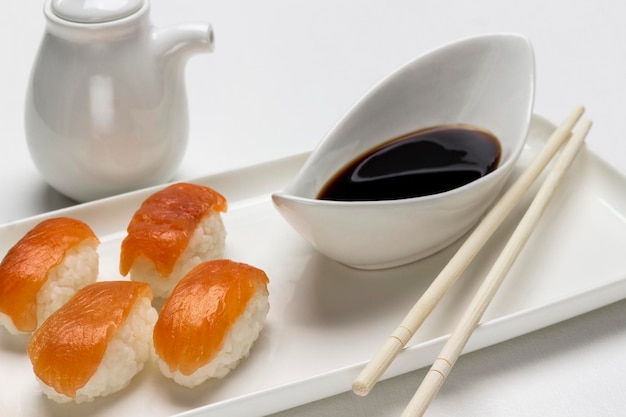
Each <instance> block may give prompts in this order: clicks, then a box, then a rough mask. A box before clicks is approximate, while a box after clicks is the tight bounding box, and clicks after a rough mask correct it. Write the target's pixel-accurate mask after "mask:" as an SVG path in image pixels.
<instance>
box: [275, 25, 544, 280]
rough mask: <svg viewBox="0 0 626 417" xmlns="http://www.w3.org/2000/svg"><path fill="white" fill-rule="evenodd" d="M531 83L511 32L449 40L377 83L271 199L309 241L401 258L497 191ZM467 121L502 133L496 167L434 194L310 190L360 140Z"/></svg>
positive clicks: (435, 242)
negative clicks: (363, 196) (380, 195)
mask: <svg viewBox="0 0 626 417" xmlns="http://www.w3.org/2000/svg"><path fill="white" fill-rule="evenodd" d="M534 90H535V67H534V55H533V50H532V46H531V45H530V43H529V41H528V40H527V39H525V38H524V37H523V36H520V35H516V34H490V35H483V36H477V37H472V38H468V39H464V40H460V41H458V42H454V43H451V44H448V45H446V46H443V47H441V48H438V49H435V50H433V51H431V52H429V53H427V54H425V55H422V56H420V57H418V58H416V59H414V60H413V61H411V62H409V63H408V64H406V65H404V66H402V67H401V68H399V69H398V70H396V71H394V72H393V73H391V74H390V75H389V76H388V77H386V78H384V79H383V80H382V81H381V82H379V83H378V84H377V85H375V86H374V87H373V88H372V89H371V90H370V91H369V92H367V93H366V94H365V95H364V96H363V97H362V98H361V100H359V101H358V102H357V103H356V104H355V105H354V106H353V107H352V108H351V109H350V110H349V111H348V112H347V114H346V115H345V116H344V117H343V118H342V119H341V120H340V121H339V122H338V123H337V124H336V125H335V126H334V128H332V129H331V131H330V132H329V133H328V135H327V136H326V137H325V138H324V139H323V140H322V141H321V143H320V144H319V145H318V147H317V148H316V149H315V150H314V151H313V153H312V154H311V156H310V157H309V159H308V160H307V161H306V163H305V164H304V166H303V167H302V169H301V171H300V172H299V173H298V175H297V176H296V178H294V179H293V181H292V182H291V183H290V184H289V185H288V186H287V188H286V189H285V190H284V191H282V192H278V193H275V194H273V195H272V199H273V202H274V205H275V207H276V208H277V210H278V211H279V212H280V214H281V215H282V216H283V217H284V218H285V219H286V220H287V222H288V223H289V224H290V225H291V226H292V227H293V228H294V229H295V230H296V231H297V232H298V233H300V234H301V235H302V236H303V237H304V238H305V239H306V240H308V241H309V242H310V243H311V244H312V245H313V247H314V248H316V249H317V250H318V251H319V252H321V253H323V254H325V255H326V256H328V257H330V258H332V259H334V260H336V261H338V262H341V263H343V264H346V265H349V266H352V267H355V268H360V269H380V268H387V267H393V266H397V265H402V264H405V263H409V262H412V261H416V260H418V259H421V258H423V257H425V256H428V255H430V254H432V253H434V252H436V251H438V250H440V249H442V248H444V247H445V246H447V245H449V244H451V243H452V242H454V241H455V240H457V239H458V238H460V237H461V236H462V235H463V234H464V233H466V232H467V231H468V230H469V229H470V228H471V227H472V226H473V225H474V224H475V223H476V222H477V220H478V219H479V218H480V216H481V215H482V214H483V213H484V212H485V210H486V209H487V208H488V207H489V206H490V204H491V203H492V202H493V201H494V200H495V198H496V197H497V196H498V195H499V192H500V191H501V189H502V187H503V185H504V183H505V181H506V179H507V177H508V176H509V174H510V173H511V171H512V169H513V167H514V165H515V163H516V160H517V158H518V157H519V155H520V153H521V151H522V148H523V146H524V142H525V140H526V135H527V131H528V127H529V123H530V118H531V115H532V107H533V100H534ZM459 123H463V124H471V125H476V126H480V127H483V128H485V129H487V130H489V131H491V132H492V133H493V134H494V135H495V136H496V137H497V138H498V139H499V141H500V144H501V147H502V154H501V159H500V164H499V166H498V168H496V169H495V170H494V171H493V172H491V173H489V174H487V175H485V176H483V177H482V178H480V179H478V180H475V181H473V182H471V183H469V184H467V185H464V186H462V187H459V188H456V189H453V190H450V191H446V192H442V193H439V194H434V195H429V196H424V197H415V198H407V199H398V200H383V201H358V202H344V201H329V200H319V199H316V196H317V194H318V193H319V191H320V189H321V188H322V187H323V186H324V185H325V184H326V182H327V181H328V180H329V179H330V178H331V177H332V176H333V175H334V174H335V173H337V171H339V170H340V169H341V168H342V167H344V166H345V165H346V164H347V163H348V162H350V161H352V160H353V159H354V158H356V157H357V156H359V155H361V154H363V153H365V152H366V151H367V150H370V149H372V148H374V147H375V146H377V145H379V144H381V143H384V142H386V141H387V140H389V139H391V138H395V137H398V136H401V135H403V134H406V133H408V132H412V131H416V130H419V129H423V128H427V127H432V126H438V125H449V124H459Z"/></svg>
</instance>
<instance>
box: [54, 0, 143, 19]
mask: <svg viewBox="0 0 626 417" xmlns="http://www.w3.org/2000/svg"><path fill="white" fill-rule="evenodd" d="M143 4H144V1H143V0H109V1H104V2H103V1H99V2H94V1H90V0H53V1H52V3H51V8H52V11H53V12H54V14H56V15H57V16H59V17H60V18H61V19H66V20H69V21H72V22H79V23H101V22H110V21H112V20H117V19H121V18H124V17H127V16H130V15H131V14H133V13H135V12H136V11H138V10H139V9H140V8H141V6H143Z"/></svg>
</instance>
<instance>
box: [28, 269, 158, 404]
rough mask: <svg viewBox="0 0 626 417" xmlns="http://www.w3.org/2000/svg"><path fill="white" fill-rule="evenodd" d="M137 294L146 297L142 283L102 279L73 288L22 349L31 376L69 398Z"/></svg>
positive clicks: (93, 367) (93, 369)
mask: <svg viewBox="0 0 626 417" xmlns="http://www.w3.org/2000/svg"><path fill="white" fill-rule="evenodd" d="M140 297H147V298H149V299H150V300H152V291H151V290H150V286H149V285H148V284H145V283H143V282H134V281H103V282H95V283H93V284H89V285H87V286H86V287H84V288H82V289H81V290H79V291H78V292H77V293H76V294H75V295H74V296H73V297H72V298H71V299H70V300H69V301H68V302H67V303H66V304H65V305H63V307H61V308H60V309H58V310H57V311H56V312H54V313H53V314H52V315H51V316H50V317H49V318H48V319H47V320H46V321H45V322H44V323H43V324H42V325H41V326H40V327H39V329H37V330H36V331H35V332H34V333H33V337H32V338H31V340H30V342H29V343H28V347H27V350H28V356H29V357H30V360H31V362H32V364H33V371H34V372H35V375H37V377H38V378H39V379H40V380H41V381H43V382H44V383H45V384H47V385H49V386H51V387H52V388H54V389H55V390H56V391H57V392H58V393H61V394H64V395H67V396H68V397H70V398H75V397H76V391H77V390H79V389H80V388H82V387H83V386H85V385H86V384H87V382H89V379H90V378H91V377H92V376H93V374H94V373H95V372H96V370H97V369H98V366H99V365H100V362H101V361H102V358H103V357H104V352H105V351H106V349H107V347H108V344H109V342H110V340H111V338H112V337H113V334H114V333H115V331H116V330H117V329H118V328H119V327H120V326H121V325H122V324H123V323H124V321H125V320H126V318H127V317H128V315H129V313H130V311H131V309H132V307H133V306H134V305H135V302H136V301H137V299H139V298H140Z"/></svg>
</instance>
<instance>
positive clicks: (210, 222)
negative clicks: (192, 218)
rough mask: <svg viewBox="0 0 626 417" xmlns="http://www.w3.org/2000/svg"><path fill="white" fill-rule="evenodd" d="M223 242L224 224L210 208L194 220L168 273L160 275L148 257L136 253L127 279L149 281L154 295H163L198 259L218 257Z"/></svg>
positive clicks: (172, 287) (221, 252)
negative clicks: (194, 226) (198, 218)
mask: <svg viewBox="0 0 626 417" xmlns="http://www.w3.org/2000/svg"><path fill="white" fill-rule="evenodd" d="M225 246H226V228H225V227H224V222H223V221H222V216H221V214H220V213H219V212H212V213H211V214H209V215H207V216H205V217H204V218H203V219H202V220H201V222H200V223H199V224H198V226H197V227H196V230H195V231H194V232H193V235H192V236H191V238H190V239H189V244H188V245H187V248H185V250H184V251H183V253H182V254H181V255H180V257H179V258H178V260H177V261H176V264H175V265H174V269H173V270H172V273H171V274H170V275H169V276H168V277H162V276H161V275H160V274H159V272H158V271H157V270H156V267H155V266H154V263H153V262H152V261H151V260H149V259H147V258H145V257H143V256H140V257H138V258H137V259H135V262H134V263H133V265H132V267H131V269H130V279H131V280H133V281H142V282H146V283H148V284H150V287H151V288H152V293H153V294H154V296H155V297H158V298H167V297H168V296H169V295H170V294H171V292H172V290H173V289H174V287H175V286H176V284H177V283H178V281H180V280H181V278H182V277H184V276H185V275H186V274H187V272H189V271H190V270H191V269H192V268H193V267H195V266H196V265H198V264H200V263H202V262H205V261H210V260H213V259H218V258H220V257H221V256H222V254H223V253H224V248H225Z"/></svg>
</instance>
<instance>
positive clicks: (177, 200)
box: [120, 183, 227, 277]
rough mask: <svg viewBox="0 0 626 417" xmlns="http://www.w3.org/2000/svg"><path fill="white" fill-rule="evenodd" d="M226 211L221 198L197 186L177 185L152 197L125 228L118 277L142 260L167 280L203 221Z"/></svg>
mask: <svg viewBox="0 0 626 417" xmlns="http://www.w3.org/2000/svg"><path fill="white" fill-rule="evenodd" d="M226 209H227V202H226V198H224V196H222V195H221V194H219V193H218V192H217V191H215V190H213V189H211V188H208V187H205V186H201V185H196V184H189V183H177V184H173V185H170V186H169V187H167V188H164V189H163V190H161V191H158V192H156V193H155V194H153V195H151V196H150V197H148V198H147V199H146V200H145V201H144V202H143V204H142V205H141V207H140V208H139V209H138V210H137V212H136V213H135V214H134V216H133V218H132V219H131V221H130V224H129V225H128V229H127V231H128V236H127V237H126V238H125V239H124V241H123V242H122V251H121V257H120V273H121V274H122V275H126V274H128V271H130V268H131V267H132V264H133V262H134V261H135V259H136V258H137V257H139V256H143V257H146V258H147V259H149V260H151V261H152V262H153V263H154V265H155V267H156V270H157V271H158V272H159V274H160V275H161V276H163V277H166V276H168V275H169V274H170V273H171V272H172V270H173V269H174V264H175V263H176V260H177V259H178V257H179V256H180V254H181V253H182V252H183V251H184V250H185V248H186V247H187V244H188V243H189V239H190V237H191V235H192V234H193V231H194V230H195V228H196V227H197V226H198V224H199V223H200V221H201V220H202V218H203V217H204V216H206V215H207V214H210V213H211V212H225V211H226Z"/></svg>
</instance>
